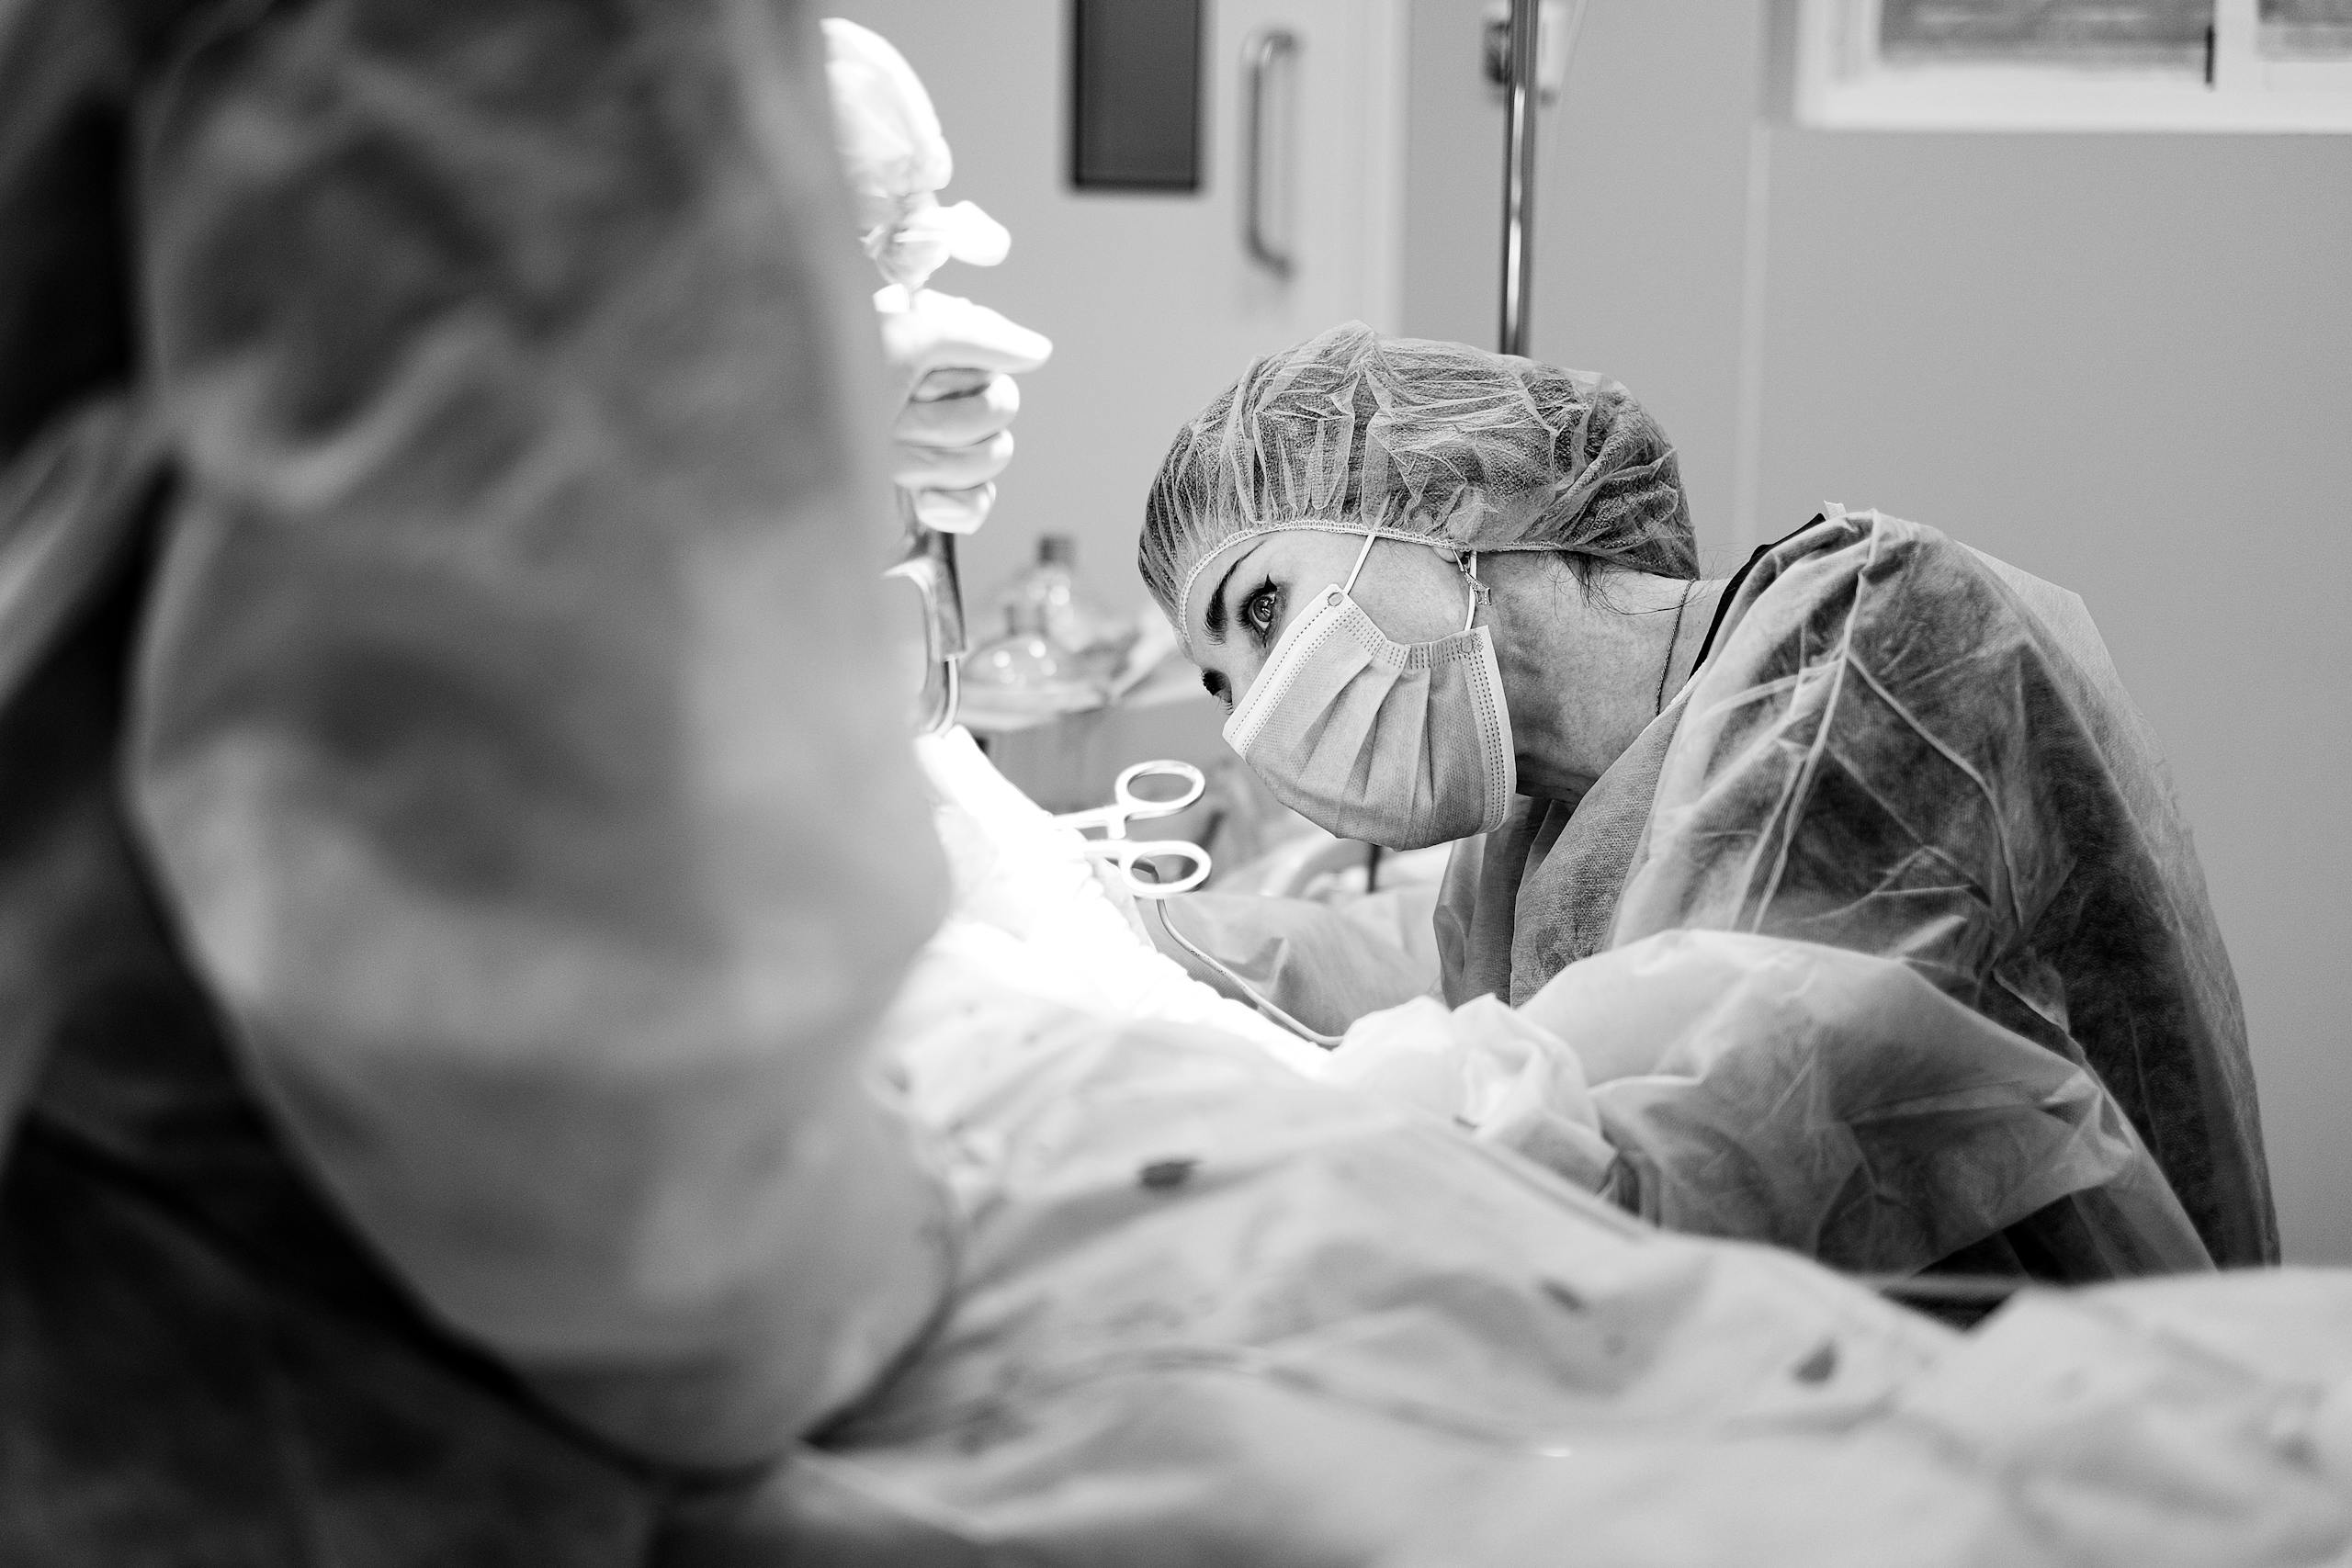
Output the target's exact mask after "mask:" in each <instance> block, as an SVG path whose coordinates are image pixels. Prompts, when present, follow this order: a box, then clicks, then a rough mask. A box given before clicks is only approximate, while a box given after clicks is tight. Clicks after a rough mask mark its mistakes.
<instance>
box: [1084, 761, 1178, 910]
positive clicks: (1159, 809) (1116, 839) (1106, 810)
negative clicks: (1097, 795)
mask: <svg viewBox="0 0 2352 1568" xmlns="http://www.w3.org/2000/svg"><path fill="white" fill-rule="evenodd" d="M1150 778H1169V779H1176V780H1180V781H1181V782H1182V784H1183V786H1184V787H1183V790H1182V793H1180V794H1177V795H1170V796H1168V797H1166V798H1165V799H1159V800H1155V799H1152V798H1150V797H1149V796H1147V795H1138V794H1137V793H1136V784H1137V783H1138V782H1140V781H1142V780H1144V779H1150ZM1207 789H1208V780H1207V779H1206V778H1205V777H1204V775H1203V774H1202V773H1201V770H1200V769H1198V768H1196V767H1194V766H1193V764H1192V763H1190V762H1176V761H1158V762H1137V763H1136V764H1135V765H1134V766H1132V767H1127V768H1122V769H1121V770H1120V771H1119V776H1118V778H1117V779H1116V780H1115V781H1114V783H1113V784H1112V785H1111V804H1110V805H1108V806H1098V807H1094V808H1093V809H1091V810H1089V811H1070V812H1065V813H1063V814H1062V815H1061V816H1058V817H1057V818H1054V820H1055V821H1057V822H1059V823H1060V824H1061V825H1062V826H1064V827H1065V828H1075V829H1078V830H1079V831H1080V833H1084V832H1087V831H1089V830H1090V829H1100V830H1101V832H1102V834H1103V837H1101V838H1099V839H1089V840H1086V852H1087V853H1088V854H1090V855H1091V856H1093V857H1094V858H1095V859H1097V860H1107V861H1110V862H1111V863H1114V864H1115V865H1116V866H1117V867H1118V868H1119V874H1120V875H1121V876H1123V877H1125V879H1126V884H1127V891H1128V892H1129V893H1131V894H1133V895H1135V897H1138V898H1165V897H1168V896H1169V895H1170V894H1171V893H1189V892H1191V891H1192V890H1193V888H1195V887H1198V886H1200V885H1201V884H1202V883H1204V882H1205V881H1207V880H1208V875H1209V855H1208V852H1207V851H1206V850H1204V849H1203V848H1201V846H1200V845H1198V844H1188V843H1186V842H1185V841H1184V840H1182V839H1160V840H1136V839H1130V838H1128V837H1127V824H1128V823H1130V822H1132V821H1135V820H1136V818H1152V817H1173V816H1174V815H1176V813H1178V812H1179V811H1182V810H1183V809H1184V808H1185V807H1188V806H1190V805H1192V804H1193V802H1194V801H1196V800H1198V799H1200V798H1201V795H1203V794H1204V792H1205V791H1206V790H1207ZM1159 859H1169V860H1178V861H1182V862H1183V863H1185V864H1186V865H1188V866H1189V867H1190V868H1191V869H1189V870H1187V871H1186V872H1184V874H1182V875H1181V876H1176V877H1172V878H1170V879H1169V880H1167V881H1146V880H1145V879H1144V878H1142V877H1140V876H1137V875H1136V862H1137V861H1139V860H1159ZM1151 869H1152V870H1154V871H1157V870H1158V869H1159V868H1158V867H1156V866H1155V867H1152V868H1151Z"/></svg>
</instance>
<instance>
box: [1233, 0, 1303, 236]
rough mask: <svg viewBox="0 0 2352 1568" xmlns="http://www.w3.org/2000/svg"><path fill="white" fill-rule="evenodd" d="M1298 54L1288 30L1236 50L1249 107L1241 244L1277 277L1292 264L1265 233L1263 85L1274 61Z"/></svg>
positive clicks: (1269, 31) (1267, 32)
mask: <svg viewBox="0 0 2352 1568" xmlns="http://www.w3.org/2000/svg"><path fill="white" fill-rule="evenodd" d="M1297 53H1298V35H1297V34H1296V33H1295V32H1292V31H1291V30H1290V29H1289V28H1266V29H1264V30H1263V31H1261V32H1258V33H1255V34H1252V35H1251V37H1250V41H1249V42H1248V43H1246V44H1244V45H1243V46H1242V50H1241V71H1242V78H1243V82H1244V96H1245V98H1246V99H1247V101H1248V104H1249V113H1248V116H1247V125H1248V130H1249V141H1248V145H1247V147H1246V148H1245V149H1244V151H1243V154H1242V163H1243V175H1244V182H1243V186H1242V193H1241V243H1243V245H1245V246H1247V247H1248V249H1249V252H1250V257H1251V259H1252V260H1254V261H1256V262H1257V263H1258V265H1261V266H1262V267H1264V268H1265V269H1266V270H1267V271H1268V272H1271V273H1272V274H1273V275H1274V276H1276V277H1288V276H1290V275H1291V273H1292V271H1293V270H1294V269H1295V267H1296V265H1297V260H1296V258H1295V257H1294V256H1293V255H1292V254H1291V253H1290V252H1288V251H1286V250H1283V248H1282V247H1281V246H1279V245H1277V244H1275V243H1274V242H1273V240H1272V238H1271V237H1270V236H1269V235H1268V234H1267V232H1266V186H1267V183H1268V182H1267V178H1266V143H1267V137H1266V96H1267V95H1266V85H1267V83H1268V81H1269V80H1270V79H1271V78H1272V75H1273V72H1274V62H1276V61H1278V60H1283V59H1292V58H1295V57H1296V55H1297Z"/></svg>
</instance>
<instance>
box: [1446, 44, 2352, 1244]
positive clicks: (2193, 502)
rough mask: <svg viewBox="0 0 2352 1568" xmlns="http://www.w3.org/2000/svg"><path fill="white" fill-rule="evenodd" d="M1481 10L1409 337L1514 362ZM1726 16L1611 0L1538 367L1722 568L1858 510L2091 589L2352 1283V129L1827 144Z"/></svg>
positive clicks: (2296, 1188)
mask: <svg viewBox="0 0 2352 1568" xmlns="http://www.w3.org/2000/svg"><path fill="white" fill-rule="evenodd" d="M1478 10H1479V6H1477V5H1476V0H1467V3H1465V0H1416V9H1415V17H1414V21H1413V27H1414V40H1413V41H1414V54H1413V57H1414V60H1415V62H1416V65H1417V67H1418V68H1419V70H1418V71H1417V75H1416V79H1415V83H1414V87H1413V96H1412V109H1413V114H1414V121H1413V125H1412V143H1413V164H1412V172H1411V178H1410V183H1409V185H1408V231H1409V232H1410V234H1411V236H1412V238H1411V241H1410V243H1409V245H1408V253H1407V273H1406V325H1407V329H1408V331H1413V332H1419V333H1429V334H1431V335H1447V336H1459V337H1465V338H1468V339H1470V340H1471V341H1476V342H1491V341H1492V333H1493V330H1494V329H1493V325H1492V320H1493V310H1494V306H1493V300H1494V297H1495V287H1496V286H1495V281H1494V276H1495V273H1494V255H1495V249H1494V246H1495V242H1494V240H1493V238H1492V236H1493V232H1494V229H1495V225H1496V222H1497V221H1498V220H1497V218H1496V216H1495V214H1496V213H1497V212H1498V203H1499V198H1498V196H1496V195H1495V194H1493V193H1495V192H1496V191H1498V189H1499V182H1500V137H1501V117H1500V111H1499V108H1498V107H1496V106H1495V105H1494V104H1493V103H1491V102H1490V101H1489V99H1488V96H1487V93H1488V90H1487V88H1485V86H1484V85H1483V84H1481V83H1479V82H1478V81H1477V78H1476V66H1475V62H1476V43H1475V29H1476V14H1477V12H1478ZM1729 12H1730V8H1729V7H1725V6H1722V5H1721V3H1720V0H1713V4H1709V3H1706V0H1593V3H1592V15H1591V17H1589V20H1588V22H1587V25H1586V28H1585V30H1584V34H1583V38H1582V39H1581V41H1580V45H1579V49H1578V53H1577V59H1576V61H1575V62H1574V64H1573V65H1572V67H1571V75H1570V81H1569V96H1570V100H1571V102H1570V104H1569V106H1568V107H1567V108H1566V111H1565V112H1563V113H1562V114H1560V115H1558V116H1556V117H1555V121H1556V123H1557V126H1558V130H1557V131H1556V133H1554V134H1556V136H1557V139H1558V140H1557V141H1556V142H1551V143H1548V144H1547V145H1546V146H1545V147H1544V153H1545V154H1546V156H1545V159H1544V164H1543V166H1542V169H1541V171H1540V175H1539V193H1538V203H1539V206H1538V220H1539V226H1538V236H1537V249H1536V273H1535V276H1536V284H1535V291H1536V301H1535V309H1534V317H1533V322H1534V342H1535V348H1536V352H1537V353H1538V354H1540V355H1544V356H1545V357H1548V358H1554V359H1558V360H1564V361H1566V362H1568V363H1572V364H1577V365H1581V366H1586V367H1592V368H1599V369H1605V370H1607V371H1609V372H1611V374H1613V375H1616V376H1617V377H1619V378H1621V379H1623V381H1625V382H1626V383H1627V384H1628V385H1629V386H1631V387H1632V388H1633V389H1634V391H1635V392H1636V393H1637V394H1639V395H1640V396H1641V397H1642V398H1643V400H1645V402H1647V403H1648V404H1649V405H1650V406H1651V407H1652V408H1654V409H1655V410H1657V412H1658V413H1659V415H1660V417H1661V419H1662V421H1663V422H1664V423H1665V425H1666V427H1667V429H1668V431H1669V432H1671V433H1672V434H1674V436H1675V438H1676V440H1677V443H1678V445H1679V446H1680V448H1681V450H1682V453H1683V460H1684V471H1685V473H1686V475H1687V476H1688V477H1689V480H1690V483H1691V491H1692V495H1693V501H1694V508H1695V510H1696V512H1697V513H1698V516H1699V521H1700V527H1701V538H1702V547H1704V549H1705V551H1706V553H1707V555H1708V556H1709V558H1710V564H1711V565H1715V566H1718V567H1720V566H1721V565H1723V564H1725V563H1726V562H1727V561H1728V560H1729V559H1732V558H1736V556H1737V555H1738V554H1739V553H1741V551H1740V545H1741V543H1742V540H1743V538H1744V537H1746V536H1761V537H1770V536H1775V535H1777V534H1778V533H1780V532H1781V531H1782V530H1783V529H1784V528H1785V527H1787V526H1790V525H1794V524H1795V523H1798V522H1801V521H1802V520H1803V519H1804V517H1805V516H1807V515H1808V514H1809V513H1810V512H1811V510H1812V508H1813V507H1814V505H1815V502H1817V501H1819V500H1821V499H1824V498H1829V499H1835V500H1838V501H1842V502H1846V503H1847V504H1848V505H1849V506H1854V507H1863V506H1871V505H1875V506H1880V507H1883V508H1884V509H1885V510H1887V511H1890V512H1894V513H1900V514H1902V515H1905V516H1909V517H1915V518H1918V519H1920V520H1922V521H1926V522H1929V523H1933V524H1935V525H1938V526H1939V527H1942V528H1944V529H1946V530H1948V531H1950V532H1951V533H1953V534H1954V535H1956V536H1960V537H1962V538H1963V539H1966V540H1968V541H1969V542H1970V543H1972V544H1975V545H1977V546H1979V547H1983V548H1985V549H1987V550H1990V551H1991V552H1993V553H1994V554H1996V555H1999V556H2002V557H2004V558H2007V559H2009V560H2011V561H2014V562H2015V563H2017V564H2018V565H2019V566H2022V567H2024V568H2026V569H2027V570H2031V571H2034V572H2036V573H2039V574H2040V575H2042V576H2044V577H2048V578H2050V579H2052V580H2053V581H2058V582H2062V583H2064V584H2065V585H2066V586H2068V587H2071V588H2073V589H2075V591H2077V592H2080V593H2081V594H2082V595H2083V597H2084V598H2085V599H2086V601H2087V602H2088V604H2089V605H2090V607H2091V610H2092V612H2093V613H2094V614H2095V615H2097V616H2098V621H2099V624H2100V626H2101V628H2102V630H2103V631H2104V633H2105V634H2106V637H2107V640H2108V642H2109V647H2110V649H2112V651H2113V653H2114V655H2115V660H2116V663H2117V666H2118V667H2119V668H2120V671H2122V674H2123V677H2124V680H2125V682H2127V683H2128V684H2129V686H2130V687H2131V691H2132V692H2133V694H2135V696H2136V697H2137V698H2138V699H2139V701H2140V703H2141V705H2142V706H2143V708H2145V709H2146V710H2147V712H2148V714H2149V716H2150V717H2151V718H2152V719H2153V720H2154V724H2155V726H2156V728H2157V729H2158V731H2159V732H2160V733H2161V734H2162V736H2163V737H2164V739H2165V745H2166V747H2167V749H2168V750H2169V752H2170V755H2171V758H2172V761H2173V765H2174V768H2175V773H2176V776H2177V783H2178V785H2179V790H2180V794H2181V797H2182V800H2183V803H2184V805H2185V807H2187V810H2188V815H2189V818H2190V820H2191V821H2192V822H2193V823H2194V824H2195V825H2196V828H2197V831H2198V836H2199V846H2200V850H2201V852H2202V854H2203V856H2204V861H2205V867H2206V872H2207V875H2208V878H2209V880H2210V883H2211V889H2212V894H2213V899H2214V903H2215V906H2216V908H2218V910H2219V912H2220V916H2221V920H2222V931H2223V934H2224V936H2225V937H2226V939H2227V940H2228V942H2229V944H2230V949H2231V953H2232V955H2233V959H2234V961H2235V964H2236V966H2237V971H2238V976H2239V981H2240V984H2241V987H2242V988H2243V991H2244V994H2245V1006H2246V1015H2247V1022H2248V1026H2249V1030H2250V1032H2251V1034H2252V1038H2253V1042H2254V1052H2255V1062H2256V1072H2257V1074H2258V1076H2259V1078H2260V1081H2261V1085H2262V1101H2263V1114H2264V1121H2265V1125H2266V1130H2267V1137H2268V1143H2269V1149H2270V1156H2271V1166H2272V1172H2273V1177H2274V1180H2275V1181H2276V1184H2277V1188H2278V1200H2279V1208H2280V1214H2281V1220H2282V1224H2283V1226H2284V1230H2285V1233H2286V1241H2287V1247H2288V1251H2289V1255H2290V1257H2291V1258H2301V1259H2304V1260H2310V1261H2329V1262H2352V1201H2346V1200H2347V1199H2352V1137H2347V1136H2346V1132H2345V1123H2346V1117H2347V1112H2352V1020H2347V1006H2352V987H2347V986H2346V983H2345V981H2344V979H2343V977H2342V976H2344V975H2345V974H2346V971H2347V962H2346V960H2347V957H2352V892H2347V889H2352V814H2347V812H2346V809H2345V807H2343V805H2342V804H2341V797H2342V795H2343V793H2344V781H2345V780H2346V778H2347V777H2352V739H2348V737H2352V700H2347V699H2348V698H2352V674H2348V673H2347V671H2352V629H2347V628H2352V616H2347V615H2346V610H2345V607H2344V604H2343V599H2344V597H2345V589H2346V585H2347V584H2352V570H2347V569H2346V550H2347V539H2352V136H2331V137H2301V138H2296V137H2271V136H2245V135H2211V136H2150V135H2073V136H2050V135H2040V136H2026V135H2002V134H1978V135H1968V136H1939V135H1887V134H1864V133H1852V132H1838V133H1829V132H1807V131H1798V130H1792V129H1790V128H1788V127H1786V126H1785V125H1770V124H1766V123H1761V122H1760V121H1759V108H1760V107H1763V106H1764V104H1765V102H1766V99H1767V95H1766V94H1765V93H1764V91H1763V83H1764V80H1765V77H1766V75H1767V70H1766V62H1765V61H1764V58H1763V46H1764V42H1765V39H1766V36H1767V28H1765V26H1764V24H1763V17H1762V15H1761V7H1760V6H1747V7H1742V8H1741V9H1740V12H1739V13H1738V14H1736V15H1732V14H1729ZM1464 39H1468V40H1469V41H1467V42H1464V41H1463V40H1464ZM1456 56H1465V57H1466V59H1467V61H1468V62H1469V63H1468V65H1467V66H1466V67H1465V68H1464V70H1462V71H1458V72H1457V71H1456V70H1455V69H1454V68H1453V63H1452V62H1453V59H1454V58H1455V57H1456ZM1465 171H1469V173H1468V174H1466V175H1465ZM1482 186H1483V194H1482V190H1481V187H1482ZM1743 301H1745V302H1746V303H1745V305H1744V304H1743ZM1744 377H1745V378H1746V381H1747V387H1748V389H1749V395H1748V397H1747V399H1746V400H1745V403H1743V398H1742V386H1743V378H1744ZM1743 410H1745V413H1743ZM1743 454H1745V456H1744V457H1743Z"/></svg>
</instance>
